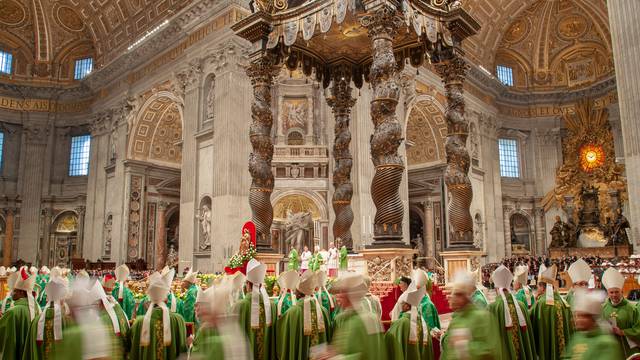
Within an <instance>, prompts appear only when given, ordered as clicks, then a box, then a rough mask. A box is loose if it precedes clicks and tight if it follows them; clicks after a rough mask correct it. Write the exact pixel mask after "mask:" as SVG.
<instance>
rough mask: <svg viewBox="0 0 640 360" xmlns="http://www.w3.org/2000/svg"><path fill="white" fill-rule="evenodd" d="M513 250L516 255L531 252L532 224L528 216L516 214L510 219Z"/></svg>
mask: <svg viewBox="0 0 640 360" xmlns="http://www.w3.org/2000/svg"><path fill="white" fill-rule="evenodd" d="M509 224H510V227H511V229H510V230H511V231H510V233H511V248H512V252H513V253H514V254H518V253H522V252H529V251H531V224H530V223H529V219H527V217H526V216H524V215H522V214H519V213H515V214H513V215H511V217H510V218H509Z"/></svg>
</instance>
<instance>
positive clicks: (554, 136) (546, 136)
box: [535, 128, 560, 145]
mask: <svg viewBox="0 0 640 360" xmlns="http://www.w3.org/2000/svg"><path fill="white" fill-rule="evenodd" d="M535 134H536V138H537V139H538V142H539V144H540V145H557V144H558V143H559V142H560V129H559V128H553V129H536V130H535Z"/></svg>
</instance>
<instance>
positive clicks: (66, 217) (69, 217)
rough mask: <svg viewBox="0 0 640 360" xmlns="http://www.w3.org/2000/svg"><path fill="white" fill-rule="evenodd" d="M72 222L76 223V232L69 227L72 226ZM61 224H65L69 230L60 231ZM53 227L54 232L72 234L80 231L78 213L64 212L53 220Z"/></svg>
mask: <svg viewBox="0 0 640 360" xmlns="http://www.w3.org/2000/svg"><path fill="white" fill-rule="evenodd" d="M74 219H75V220H74ZM70 221H75V230H72V229H71V228H70V227H69V226H71V225H72V224H71V222H70ZM65 222H66V223H65ZM60 224H63V225H64V226H65V227H66V228H67V230H66V231H60V230H59V228H58V226H59V225H60ZM51 225H52V227H51V230H52V231H53V232H60V233H70V232H74V231H78V213H76V212H75V211H73V210H63V211H61V212H60V213H59V214H58V215H56V216H55V217H54V218H53V220H52V221H51Z"/></svg>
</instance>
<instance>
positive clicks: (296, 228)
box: [285, 210, 313, 254]
mask: <svg viewBox="0 0 640 360" xmlns="http://www.w3.org/2000/svg"><path fill="white" fill-rule="evenodd" d="M312 231H313V219H312V218H311V213H310V212H308V211H302V212H297V213H293V212H292V211H290V210H289V211H287V220H286V222H285V238H286V244H287V246H288V249H287V250H290V249H296V250H297V251H298V253H299V254H301V253H302V248H303V247H304V246H308V247H309V248H310V249H312V248H313V244H311V241H310V240H312V239H313V234H312ZM287 253H288V252H287Z"/></svg>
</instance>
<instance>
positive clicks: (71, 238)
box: [45, 211, 80, 267]
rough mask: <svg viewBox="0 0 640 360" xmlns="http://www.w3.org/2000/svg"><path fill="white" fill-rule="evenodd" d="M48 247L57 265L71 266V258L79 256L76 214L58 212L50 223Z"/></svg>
mask: <svg viewBox="0 0 640 360" xmlns="http://www.w3.org/2000/svg"><path fill="white" fill-rule="evenodd" d="M49 241H50V242H49V244H50V247H49V248H50V249H53V261H50V260H51V259H48V260H49V261H45V263H54V264H56V265H58V266H64V267H71V260H72V259H74V258H79V257H80V254H79V249H78V215H77V214H76V213H75V212H73V211H64V212H62V213H60V214H59V215H58V216H57V217H56V218H55V220H54V221H53V224H52V231H51V237H50V239H49Z"/></svg>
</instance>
